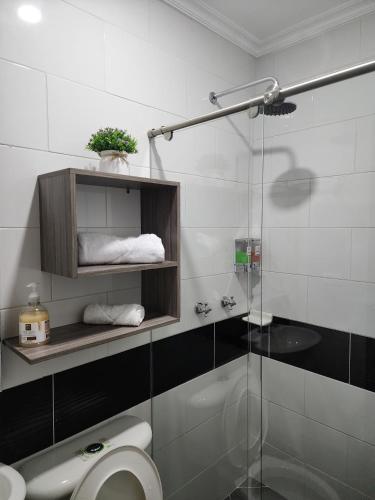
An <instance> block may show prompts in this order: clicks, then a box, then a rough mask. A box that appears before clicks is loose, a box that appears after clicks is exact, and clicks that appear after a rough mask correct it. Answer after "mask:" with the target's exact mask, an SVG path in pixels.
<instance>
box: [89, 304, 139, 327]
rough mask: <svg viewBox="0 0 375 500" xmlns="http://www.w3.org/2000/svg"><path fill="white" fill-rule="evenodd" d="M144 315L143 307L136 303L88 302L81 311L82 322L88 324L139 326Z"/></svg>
mask: <svg viewBox="0 0 375 500" xmlns="http://www.w3.org/2000/svg"><path fill="white" fill-rule="evenodd" d="M144 317H145V308H144V307H143V306H140V305H138V304H123V305H120V306H109V305H107V304H89V305H88V306H86V307H85V310H84V312H83V322H84V323H86V324H88V325H123V326H139V325H140V324H141V323H142V321H143V319H144Z"/></svg>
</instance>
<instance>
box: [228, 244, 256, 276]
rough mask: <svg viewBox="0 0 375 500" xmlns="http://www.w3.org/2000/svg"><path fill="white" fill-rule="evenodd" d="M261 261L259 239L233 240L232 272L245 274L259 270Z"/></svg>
mask: <svg viewBox="0 0 375 500" xmlns="http://www.w3.org/2000/svg"><path fill="white" fill-rule="evenodd" d="M260 261H261V241H260V239H259V238H250V239H246V238H243V239H237V240H235V252H234V271H235V272H236V273H246V272H249V271H250V270H251V269H253V270H259V269H260Z"/></svg>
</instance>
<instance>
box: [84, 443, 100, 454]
mask: <svg viewBox="0 0 375 500" xmlns="http://www.w3.org/2000/svg"><path fill="white" fill-rule="evenodd" d="M103 448H104V444H103V443H92V444H89V445H88V446H86V448H85V453H90V454H94V453H99V451H102V449H103Z"/></svg>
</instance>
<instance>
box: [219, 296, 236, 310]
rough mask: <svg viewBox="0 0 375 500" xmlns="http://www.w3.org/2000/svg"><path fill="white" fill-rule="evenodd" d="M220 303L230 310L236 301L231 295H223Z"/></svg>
mask: <svg viewBox="0 0 375 500" xmlns="http://www.w3.org/2000/svg"><path fill="white" fill-rule="evenodd" d="M221 305H222V306H223V307H227V308H228V309H229V310H232V309H233V307H234V306H236V305H237V302H236V301H235V300H234V297H233V295H232V296H231V297H228V296H227V295H224V297H223V298H222V299H221Z"/></svg>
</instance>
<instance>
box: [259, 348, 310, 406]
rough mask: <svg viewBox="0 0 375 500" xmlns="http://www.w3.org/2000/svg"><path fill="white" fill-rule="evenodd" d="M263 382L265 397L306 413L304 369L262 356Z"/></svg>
mask: <svg viewBox="0 0 375 500" xmlns="http://www.w3.org/2000/svg"><path fill="white" fill-rule="evenodd" d="M262 384H263V385H262V395H263V398H264V399H267V400H268V401H271V402H273V403H276V404H278V405H281V406H284V407H285V408H288V409H289V410H293V411H294V412H297V413H300V414H302V415H303V414H304V411H305V373H304V370H301V369H299V368H296V367H294V366H291V365H288V364H285V363H280V362H279V361H275V360H273V359H270V358H267V357H264V358H262Z"/></svg>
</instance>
